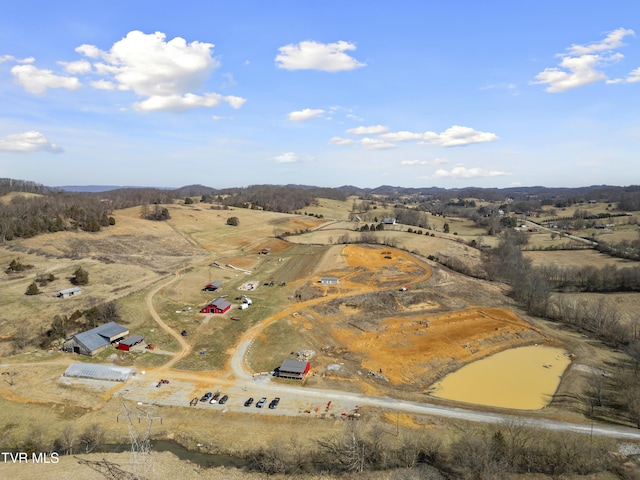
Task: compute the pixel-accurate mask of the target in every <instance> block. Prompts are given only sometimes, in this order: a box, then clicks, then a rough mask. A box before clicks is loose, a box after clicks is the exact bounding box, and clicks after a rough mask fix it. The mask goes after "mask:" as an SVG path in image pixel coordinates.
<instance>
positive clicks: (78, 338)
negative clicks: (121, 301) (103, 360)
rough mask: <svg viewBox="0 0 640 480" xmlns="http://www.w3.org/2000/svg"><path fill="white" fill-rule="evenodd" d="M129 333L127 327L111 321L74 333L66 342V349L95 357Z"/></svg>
mask: <svg viewBox="0 0 640 480" xmlns="http://www.w3.org/2000/svg"><path fill="white" fill-rule="evenodd" d="M127 335H129V329H128V328H127V327H123V326H122V325H118V324H117V323H115V322H109V323H105V324H104V325H100V326H99V327H96V328H92V329H91V330H87V331H86V332H82V333H78V334H76V335H74V336H73V337H71V339H70V340H68V341H67V343H66V344H65V350H66V351H67V352H74V353H81V354H83V355H89V356H92V357H93V356H94V355H97V354H98V353H100V352H101V351H103V350H104V349H106V348H107V347H109V346H110V345H111V344H112V343H115V342H118V341H120V340H122V339H123V338H124V337H126V336H127Z"/></svg>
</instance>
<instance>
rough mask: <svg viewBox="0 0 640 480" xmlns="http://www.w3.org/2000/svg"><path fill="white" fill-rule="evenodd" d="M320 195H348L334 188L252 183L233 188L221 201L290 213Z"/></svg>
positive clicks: (345, 197)
mask: <svg viewBox="0 0 640 480" xmlns="http://www.w3.org/2000/svg"><path fill="white" fill-rule="evenodd" d="M318 197H322V198H330V199H336V200H346V199H347V195H346V194H345V193H344V192H342V191H340V190H336V189H333V188H315V187H314V188H301V187H296V186H280V185H251V186H249V187H246V188H242V189H232V190H231V191H229V192H228V195H226V196H224V197H223V198H222V197H221V198H220V201H221V202H222V203H223V204H225V205H228V206H232V207H239V208H259V209H261V210H268V211H270V212H281V213H289V212H294V211H296V210H300V209H304V208H305V207H308V206H310V205H313V203H314V202H315V201H316V199H317V198H318Z"/></svg>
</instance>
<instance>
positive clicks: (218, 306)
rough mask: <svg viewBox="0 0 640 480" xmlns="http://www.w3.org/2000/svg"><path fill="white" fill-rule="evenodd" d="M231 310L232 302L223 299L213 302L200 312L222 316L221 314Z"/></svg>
mask: <svg viewBox="0 0 640 480" xmlns="http://www.w3.org/2000/svg"><path fill="white" fill-rule="evenodd" d="M230 308H231V302H229V301H227V300H225V299H224V298H222V297H221V298H218V299H216V300H213V301H212V302H210V303H209V304H208V305H206V306H205V307H204V308H203V309H202V310H200V313H217V314H221V313H226V312H228V311H229V309H230Z"/></svg>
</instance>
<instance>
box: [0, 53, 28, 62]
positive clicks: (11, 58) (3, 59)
mask: <svg viewBox="0 0 640 480" xmlns="http://www.w3.org/2000/svg"><path fill="white" fill-rule="evenodd" d="M35 61H36V59H35V58H33V57H27V58H22V59H20V58H16V57H14V56H13V55H3V56H2V57H0V63H2V62H16V63H33V62H35Z"/></svg>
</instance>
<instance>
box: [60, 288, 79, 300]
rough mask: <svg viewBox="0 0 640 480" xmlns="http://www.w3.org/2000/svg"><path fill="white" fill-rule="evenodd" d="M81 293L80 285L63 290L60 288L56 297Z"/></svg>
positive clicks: (67, 296) (66, 296)
mask: <svg viewBox="0 0 640 480" xmlns="http://www.w3.org/2000/svg"><path fill="white" fill-rule="evenodd" d="M81 293H82V289H81V288H80V287H73V288H67V289H65V290H60V291H59V292H58V295H56V297H58V298H69V297H73V296H74V295H80V294H81Z"/></svg>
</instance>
